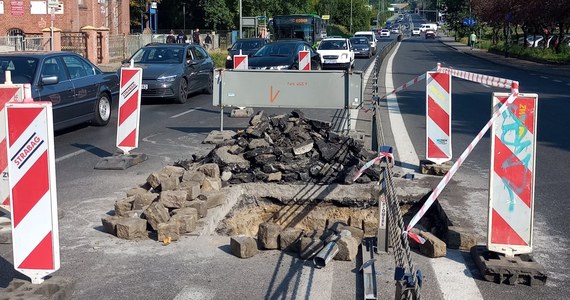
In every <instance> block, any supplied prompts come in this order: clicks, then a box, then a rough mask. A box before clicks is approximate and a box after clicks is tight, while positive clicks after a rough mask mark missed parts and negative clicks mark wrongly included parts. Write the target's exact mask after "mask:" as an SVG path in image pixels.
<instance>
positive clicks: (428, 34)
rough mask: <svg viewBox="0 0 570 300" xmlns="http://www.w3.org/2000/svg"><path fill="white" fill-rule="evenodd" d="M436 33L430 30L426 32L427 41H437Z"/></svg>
mask: <svg viewBox="0 0 570 300" xmlns="http://www.w3.org/2000/svg"><path fill="white" fill-rule="evenodd" d="M435 36H436V34H435V31H433V30H431V29H428V30H426V39H435Z"/></svg>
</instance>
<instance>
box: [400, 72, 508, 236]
mask: <svg viewBox="0 0 570 300" xmlns="http://www.w3.org/2000/svg"><path fill="white" fill-rule="evenodd" d="M510 87H511V95H510V96H509V98H507V101H506V102H505V104H503V105H502V106H501V107H500V108H499V109H498V110H497V111H495V113H493V115H492V117H491V119H490V120H489V122H487V124H485V126H484V127H483V128H482V129H481V131H479V134H477V136H476V137H475V139H474V140H473V141H471V143H470V144H469V146H468V147H467V149H465V151H463V153H461V156H459V158H458V159H457V161H456V162H455V163H454V164H453V166H452V167H451V169H449V172H447V174H445V176H444V177H443V179H442V180H441V181H440V182H439V184H438V185H437V186H436V187H435V189H434V190H433V192H432V193H431V195H430V196H429V198H428V199H427V200H426V202H425V203H424V205H423V206H422V207H421V208H420V210H419V211H418V212H417V213H416V215H415V216H414V217H413V218H412V220H411V221H410V223H409V224H408V226H407V227H406V230H405V231H404V233H407V234H408V236H410V237H411V238H413V239H414V240H416V241H418V242H420V240H419V238H420V237H419V236H417V235H416V234H414V233H411V232H410V230H411V229H412V228H413V227H414V226H415V225H416V224H417V223H418V221H419V220H420V219H421V218H422V217H423V216H424V215H425V213H426V212H427V210H428V209H429V208H430V207H431V205H432V204H433V203H434V202H435V200H436V199H437V197H438V196H439V194H441V191H442V190H443V189H444V188H445V186H446V185H447V184H448V183H449V181H450V180H451V177H452V176H453V175H454V174H455V172H457V170H458V169H459V167H460V166H461V164H463V161H465V158H467V156H469V154H470V153H471V151H473V148H475V146H476V145H477V144H478V143H479V141H480V140H481V139H482V138H483V135H485V133H486V132H487V130H489V128H490V127H491V125H492V124H493V122H494V121H495V119H496V118H497V117H499V115H501V114H502V113H503V112H504V111H505V110H507V108H508V107H509V105H510V104H511V103H513V101H515V99H516V98H517V96H518V94H519V83H518V81H511V86H510Z"/></svg>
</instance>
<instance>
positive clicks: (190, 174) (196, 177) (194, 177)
mask: <svg viewBox="0 0 570 300" xmlns="http://www.w3.org/2000/svg"><path fill="white" fill-rule="evenodd" d="M204 178H206V175H204V173H202V172H198V171H196V170H191V171H185V172H184V175H182V182H186V181H196V182H199V183H200V184H202V181H204Z"/></svg>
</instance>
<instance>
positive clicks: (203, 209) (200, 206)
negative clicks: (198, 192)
mask: <svg viewBox="0 0 570 300" xmlns="http://www.w3.org/2000/svg"><path fill="white" fill-rule="evenodd" d="M185 205H186V207H192V208H195V209H196V210H197V211H198V217H200V218H204V217H205V216H207V215H208V205H207V204H206V201H204V200H192V201H186V204H185Z"/></svg>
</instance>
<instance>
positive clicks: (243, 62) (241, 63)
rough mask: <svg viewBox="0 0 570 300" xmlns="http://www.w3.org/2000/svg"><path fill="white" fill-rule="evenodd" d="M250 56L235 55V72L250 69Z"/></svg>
mask: <svg viewBox="0 0 570 300" xmlns="http://www.w3.org/2000/svg"><path fill="white" fill-rule="evenodd" d="M247 58H248V56H247V55H245V54H241V51H240V54H236V55H234V70H247V69H248V68H249V61H248V59H247Z"/></svg>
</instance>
